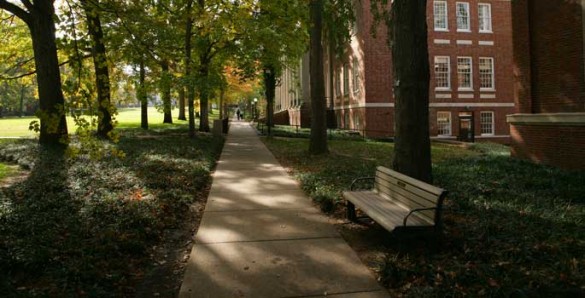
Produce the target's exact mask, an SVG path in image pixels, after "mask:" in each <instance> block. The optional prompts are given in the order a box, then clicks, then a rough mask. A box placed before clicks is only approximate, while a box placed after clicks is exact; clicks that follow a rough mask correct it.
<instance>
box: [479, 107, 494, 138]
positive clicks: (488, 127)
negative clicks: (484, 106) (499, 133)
mask: <svg viewBox="0 0 585 298" xmlns="http://www.w3.org/2000/svg"><path fill="white" fill-rule="evenodd" d="M484 115H486V116H487V115H489V118H490V122H489V123H487V122H484V120H486V119H487V117H484ZM494 117H495V113H494V112H492V111H481V112H480V113H479V123H480V129H481V135H482V136H493V135H495V130H496V127H495V126H496V125H495V124H496V121H495V118H494Z"/></svg>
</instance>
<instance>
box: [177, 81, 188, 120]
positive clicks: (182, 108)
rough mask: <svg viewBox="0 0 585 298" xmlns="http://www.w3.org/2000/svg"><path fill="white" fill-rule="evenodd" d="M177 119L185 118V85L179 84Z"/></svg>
mask: <svg viewBox="0 0 585 298" xmlns="http://www.w3.org/2000/svg"><path fill="white" fill-rule="evenodd" d="M177 119H178V120H187V117H186V116H185V86H183V84H181V86H180V87H179V118H177Z"/></svg>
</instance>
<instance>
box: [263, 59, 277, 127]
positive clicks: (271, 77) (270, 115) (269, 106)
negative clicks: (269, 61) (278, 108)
mask: <svg viewBox="0 0 585 298" xmlns="http://www.w3.org/2000/svg"><path fill="white" fill-rule="evenodd" d="M264 86H266V127H267V129H268V135H269V136H270V135H272V127H273V126H274V97H275V94H276V73H275V71H274V67H272V66H267V67H266V68H265V69H264Z"/></svg>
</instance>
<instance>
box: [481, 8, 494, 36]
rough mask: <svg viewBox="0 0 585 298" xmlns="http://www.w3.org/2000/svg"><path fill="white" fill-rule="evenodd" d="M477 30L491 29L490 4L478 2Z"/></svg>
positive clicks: (486, 30) (489, 30) (485, 30)
mask: <svg viewBox="0 0 585 298" xmlns="http://www.w3.org/2000/svg"><path fill="white" fill-rule="evenodd" d="M479 31H480V32H491V31H492V12H491V5H490V4H485V3H482V4H479Z"/></svg>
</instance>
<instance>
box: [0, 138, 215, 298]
mask: <svg viewBox="0 0 585 298" xmlns="http://www.w3.org/2000/svg"><path fill="white" fill-rule="evenodd" d="M222 145H223V139H222V138H214V137H212V136H210V135H205V134H200V135H198V137H197V138H195V139H189V138H187V137H186V131H182V130H179V131H174V132H169V131H166V130H163V131H151V132H145V131H142V130H123V131H121V138H120V142H119V143H118V144H116V145H112V144H109V143H104V144H103V146H104V147H108V146H110V147H113V148H116V149H119V150H121V151H122V152H124V154H125V157H124V158H118V157H116V156H111V155H108V154H106V155H105V156H104V157H103V158H101V159H99V160H96V159H91V158H89V157H88V155H86V154H83V152H81V153H80V154H78V155H76V156H72V157H70V156H66V157H61V156H60V155H59V154H57V153H56V152H52V151H44V152H41V151H39V149H38V147H37V146H36V141H34V140H14V141H9V142H7V141H3V142H2V143H1V144H0V156H3V157H8V158H9V159H10V160H11V161H12V162H18V163H22V164H28V165H30V168H31V169H32V171H31V173H30V176H29V178H28V179H26V180H25V181H23V182H20V183H17V184H14V185H12V186H10V187H8V188H4V189H2V191H1V193H0V292H1V293H3V294H2V296H5V297H11V296H43V297H44V296H53V297H57V296H59V297H78V296H90V297H104V296H142V294H144V293H148V294H149V295H153V294H154V292H152V291H151V290H153V287H150V288H149V290H145V291H144V292H143V293H141V292H140V291H141V288H142V287H143V286H144V284H145V283H149V282H154V283H156V282H158V283H167V285H166V286H168V287H169V288H171V289H169V291H170V292H167V293H161V295H163V296H165V295H168V296H173V295H175V293H174V292H173V290H175V289H173V287H176V285H175V284H172V283H173V282H175V283H176V280H170V281H169V280H166V279H164V278H160V277H161V276H160V275H161V274H158V275H157V272H158V273H160V271H161V270H162V269H161V267H165V266H167V265H170V264H165V263H167V262H168V261H169V260H171V261H173V259H172V256H169V255H172V254H174V253H175V252H176V251H175V250H176V249H178V250H180V251H186V250H187V251H188V247H187V248H186V247H185V246H186V245H187V246H188V245H189V243H190V242H191V241H190V236H191V233H192V231H191V229H192V228H193V227H192V226H187V227H185V223H186V222H194V220H193V218H192V217H193V216H194V213H195V212H196V211H197V210H193V209H194V208H195V209H197V207H196V206H198V205H199V206H201V205H202V204H203V203H204V200H205V198H206V191H207V189H208V186H209V183H210V171H211V170H212V168H213V167H214V165H215V161H216V159H217V157H218V155H219V153H220V151H221V147H222ZM72 146H75V142H74V143H73V144H72ZM199 209H201V208H199ZM169 243H172V245H170V246H169ZM177 245H178V246H177ZM167 257H168V258H167ZM165 268H166V269H164V270H162V271H163V273H164V274H163V275H164V276H166V278H169V279H172V275H179V276H180V275H181V273H182V272H181V271H180V270H178V269H180V268H178V269H177V268H176V267H173V266H170V267H168V266H167V267H165ZM177 270H178V271H177ZM157 279H158V280H157ZM179 281H180V278H179Z"/></svg>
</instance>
